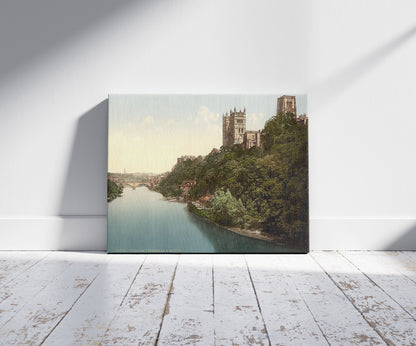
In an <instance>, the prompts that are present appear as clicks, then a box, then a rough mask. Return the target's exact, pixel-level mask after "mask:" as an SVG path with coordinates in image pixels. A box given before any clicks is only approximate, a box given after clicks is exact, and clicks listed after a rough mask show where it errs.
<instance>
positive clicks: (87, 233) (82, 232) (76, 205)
mask: <svg viewBox="0 0 416 346" xmlns="http://www.w3.org/2000/svg"><path fill="white" fill-rule="evenodd" d="M107 138H108V99H106V100H103V101H101V102H100V103H99V104H97V105H96V106H95V107H93V108H91V109H90V110H89V111H88V112H86V113H85V114H84V115H82V116H81V117H80V118H79V120H78V125H77V130H76V134H75V138H74V144H73V147H72V152H71V157H70V161H69V164H68V169H67V176H66V179H65V183H64V187H63V192H62V197H61V204H60V207H59V210H58V214H59V216H61V217H62V223H61V229H60V233H59V236H58V239H56V248H57V249H59V250H105V249H106V248H107V245H106V231H107V224H106V222H107V217H106V214H107V151H108V149H107Z"/></svg>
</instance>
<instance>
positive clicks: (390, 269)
mask: <svg viewBox="0 0 416 346" xmlns="http://www.w3.org/2000/svg"><path fill="white" fill-rule="evenodd" d="M341 253H342V255H343V256H344V257H346V258H347V259H348V260H349V261H350V262H351V263H353V264H354V265H355V266H356V267H357V268H358V269H359V270H360V271H361V272H362V273H364V274H365V275H366V276H367V277H368V278H369V279H370V280H372V281H373V282H374V283H375V284H376V285H377V286H378V287H380V289H382V290H383V291H384V292H385V293H386V294H387V295H388V296H389V297H390V298H391V299H393V300H394V301H395V302H396V303H398V304H399V305H400V306H401V307H402V308H403V309H404V310H405V311H406V312H407V313H408V314H409V315H410V316H411V317H412V318H413V319H414V320H416V295H415V294H414V292H416V283H415V282H413V281H412V280H410V279H409V278H408V277H406V276H405V275H403V274H401V272H400V271H399V270H397V268H396V266H393V265H392V264H389V263H385V262H383V261H382V260H381V259H380V258H378V257H377V256H376V255H374V253H372V252H369V251H342V252H341Z"/></svg>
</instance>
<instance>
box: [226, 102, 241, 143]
mask: <svg viewBox="0 0 416 346" xmlns="http://www.w3.org/2000/svg"><path fill="white" fill-rule="evenodd" d="M245 133H246V109H245V108H244V110H243V111H241V110H240V111H237V110H236V108H235V107H234V110H232V109H231V110H230V115H228V112H227V113H225V115H223V117H222V145H223V146H225V147H231V146H232V145H234V144H242V143H243V141H244V134H245Z"/></svg>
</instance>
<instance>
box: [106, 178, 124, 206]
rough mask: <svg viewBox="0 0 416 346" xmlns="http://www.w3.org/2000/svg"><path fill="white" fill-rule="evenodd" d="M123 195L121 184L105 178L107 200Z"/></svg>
mask: <svg viewBox="0 0 416 346" xmlns="http://www.w3.org/2000/svg"><path fill="white" fill-rule="evenodd" d="M122 195H123V185H121V184H120V185H117V184H116V183H115V182H114V181H111V180H110V179H107V202H111V201H112V200H114V199H116V198H117V197H121V196H122Z"/></svg>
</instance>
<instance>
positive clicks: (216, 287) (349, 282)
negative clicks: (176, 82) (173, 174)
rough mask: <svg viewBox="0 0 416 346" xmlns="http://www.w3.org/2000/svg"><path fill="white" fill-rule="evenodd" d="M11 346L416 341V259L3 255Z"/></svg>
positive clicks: (2, 328)
mask: <svg viewBox="0 0 416 346" xmlns="http://www.w3.org/2000/svg"><path fill="white" fill-rule="evenodd" d="M0 343H1V345H15V344H19V345H21V344H34V345H37V344H45V345H98V344H103V345H104V344H119V345H130V344H142V345H153V344H160V345H184V344H189V345H193V344H197V343H199V344H201V345H257V344H259V345H289V344H292V345H326V344H330V345H349V344H368V345H376V344H389V345H393V344H395V345H411V344H415V343H416V253H413V252H313V253H311V254H309V255H212V256H211V255H180V256H178V255H148V256H146V255H106V254H104V253H83V252H0Z"/></svg>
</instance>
